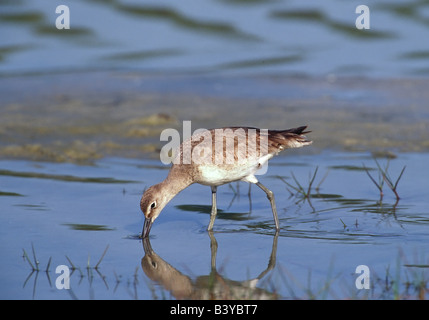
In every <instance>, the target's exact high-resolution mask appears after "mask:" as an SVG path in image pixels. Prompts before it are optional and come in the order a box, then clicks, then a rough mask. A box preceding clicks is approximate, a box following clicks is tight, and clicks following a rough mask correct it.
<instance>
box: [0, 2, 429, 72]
mask: <svg viewBox="0 0 429 320" xmlns="http://www.w3.org/2000/svg"><path fill="white" fill-rule="evenodd" d="M60 4H61V3H53V2H52V1H49V0H39V1H37V2H34V1H29V0H20V1H11V0H9V1H2V3H1V4H0V32H1V37H0V39H1V40H0V41H1V42H0V73H3V74H22V73H44V72H57V71H58V70H63V71H64V70H65V71H69V70H84V71H87V70H94V69H106V68H107V69H118V68H119V69H128V70H140V71H142V70H144V71H161V72H163V73H165V72H171V71H175V72H177V71H179V72H184V71H190V70H191V71H205V72H215V73H219V72H221V73H225V72H227V73H241V74H242V73H260V72H270V73H272V72H276V73H278V72H281V73H287V74H305V75H310V76H323V75H327V74H334V75H361V76H371V77H373V76H375V77H398V76H404V75H405V76H426V77H427V75H428V74H429V69H428V59H429V47H428V43H427V41H422V39H425V38H426V37H427V34H428V25H429V22H428V21H429V10H428V2H427V1H424V0H412V1H403V0H382V1H377V3H366V5H368V7H369V10H370V16H369V22H370V29H369V30H358V29H356V26H355V23H356V19H357V18H358V16H359V15H358V14H356V12H355V11H356V8H357V7H358V6H359V5H362V4H363V3H362V1H358V0H352V1H338V0H325V1H323V2H322V1H314V0H313V1H305V3H304V2H302V1H299V0H294V1H263V0H259V1H239V0H207V1H204V2H202V1H198V0H186V1H184V0H182V1H180V2H179V1H173V0H158V1H140V0H126V1H125V0H110V1H97V0H92V1H87V0H76V1H73V3H68V4H67V5H68V6H69V9H70V29H68V30H66V29H63V30H57V29H56V27H55V22H56V19H57V18H58V17H59V14H56V13H55V9H56V7H57V6H58V5H60Z"/></svg>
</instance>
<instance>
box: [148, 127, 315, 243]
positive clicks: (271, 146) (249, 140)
mask: <svg viewBox="0 0 429 320" xmlns="http://www.w3.org/2000/svg"><path fill="white" fill-rule="evenodd" d="M306 128H307V126H302V127H298V128H293V129H288V130H266V129H265V130H264V129H257V128H250V127H228V128H220V129H211V130H205V131H203V132H199V133H194V135H192V137H191V138H190V139H188V140H186V141H184V142H183V143H182V144H181V145H180V147H179V148H178V152H177V155H176V157H175V159H174V161H173V165H172V166H171V168H170V171H169V173H168V176H167V178H165V180H164V181H162V182H161V183H158V184H156V185H153V186H151V187H149V188H148V189H147V190H146V191H145V192H144V194H143V196H142V198H141V201H140V208H141V210H142V212H143V214H144V216H145V221H144V224H143V230H142V237H143V238H145V237H147V236H148V235H149V232H150V229H151V227H152V224H153V222H154V221H155V219H156V218H157V217H158V216H159V214H160V213H161V211H162V209H163V208H164V207H165V206H166V205H167V203H168V202H169V201H170V200H171V199H172V198H173V197H174V196H176V195H177V194H178V193H179V192H180V191H182V190H183V189H185V188H186V187H188V186H189V185H191V184H193V183H199V184H202V185H207V186H210V187H211V191H212V209H211V213H210V223H209V225H208V228H207V230H209V231H210V230H212V229H213V224H214V221H215V219H216V214H217V207H216V191H217V187H218V186H220V185H223V184H226V183H230V182H233V181H239V180H241V181H246V182H249V183H254V184H256V185H257V186H258V187H259V188H261V189H262V190H263V191H264V192H265V194H266V195H267V198H268V200H269V201H270V204H271V209H272V212H273V217H274V222H275V225H276V230H277V231H278V230H279V229H280V224H279V219H278V216H277V209H276V204H275V201H274V194H273V192H272V191H271V190H269V189H268V188H267V187H265V186H264V185H263V184H261V183H260V182H259V181H258V179H257V178H256V177H255V173H257V171H258V170H261V168H263V167H264V166H265V165H266V164H267V162H268V160H269V159H271V158H272V157H273V156H275V155H277V154H278V153H279V152H280V151H282V150H284V149H287V148H299V147H303V146H306V145H309V144H311V143H312V141H310V140H308V139H307V137H306V136H304V134H306V133H309V132H310V131H304V130H305V129H306ZM265 168H266V167H265Z"/></svg>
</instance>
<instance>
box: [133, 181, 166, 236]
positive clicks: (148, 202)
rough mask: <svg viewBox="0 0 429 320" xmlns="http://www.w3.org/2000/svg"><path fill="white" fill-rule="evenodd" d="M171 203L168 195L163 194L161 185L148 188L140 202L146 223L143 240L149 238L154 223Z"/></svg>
mask: <svg viewBox="0 0 429 320" xmlns="http://www.w3.org/2000/svg"><path fill="white" fill-rule="evenodd" d="M169 201H170V197H169V195H168V194H165V193H163V192H162V186H161V184H156V185H154V186H152V187H150V188H148V189H147V190H146V191H145V192H144V193H143V196H142V198H141V200H140V209H141V210H142V212H143V214H144V217H145V221H144V224H143V231H142V238H146V237H147V236H149V232H150V228H151V227H152V223H153V222H154V221H155V219H156V218H158V216H159V214H160V213H161V211H162V209H163V208H164V207H165V206H166V204H167V203H168V202H169Z"/></svg>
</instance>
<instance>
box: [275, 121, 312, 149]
mask: <svg viewBox="0 0 429 320" xmlns="http://www.w3.org/2000/svg"><path fill="white" fill-rule="evenodd" d="M305 129H307V126H302V127H297V128H292V129H287V130H269V131H268V136H269V139H268V140H269V141H270V142H271V146H272V147H274V148H278V149H279V151H280V150H282V149H285V148H301V147H304V146H308V145H310V144H312V143H313V141H311V140H308V138H307V137H306V136H305V134H307V133H310V132H311V131H305Z"/></svg>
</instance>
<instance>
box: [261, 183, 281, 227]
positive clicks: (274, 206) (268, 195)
mask: <svg viewBox="0 0 429 320" xmlns="http://www.w3.org/2000/svg"><path fill="white" fill-rule="evenodd" d="M256 185H257V186H258V187H259V188H261V189H262V190H264V192H265V193H266V195H267V198H268V200H270V203H271V209H272V210H273V217H274V222H275V224H276V230H280V224H279V217H278V216H277V209H276V203H275V201H274V193H273V192H272V191H271V190H270V189H268V188H267V187H265V186H264V185H263V184H262V183H260V182H256Z"/></svg>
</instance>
